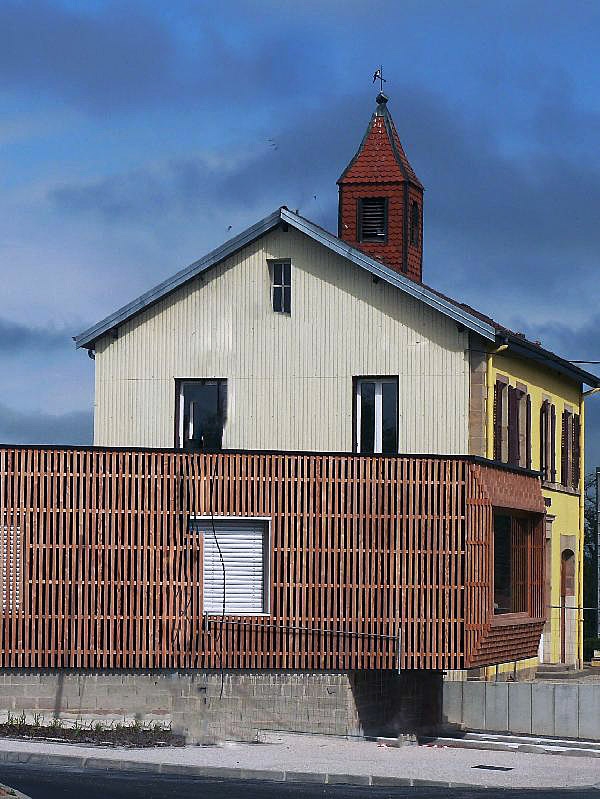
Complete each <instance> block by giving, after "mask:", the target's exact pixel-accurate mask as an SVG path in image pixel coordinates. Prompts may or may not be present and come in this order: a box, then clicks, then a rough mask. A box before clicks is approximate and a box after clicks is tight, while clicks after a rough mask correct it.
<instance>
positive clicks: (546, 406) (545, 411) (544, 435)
mask: <svg viewBox="0 0 600 799" xmlns="http://www.w3.org/2000/svg"><path fill="white" fill-rule="evenodd" d="M549 411H550V403H549V402H548V400H544V401H543V402H542V407H541V408H540V472H541V473H542V480H546V481H548V480H549V479H550V469H549V466H550V464H549V463H548V457H547V454H548V433H549V427H550V413H549Z"/></svg>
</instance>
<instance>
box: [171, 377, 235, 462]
mask: <svg viewBox="0 0 600 799" xmlns="http://www.w3.org/2000/svg"><path fill="white" fill-rule="evenodd" d="M226 411H227V381H226V380H181V381H179V383H178V446H179V447H180V448H181V449H185V450H188V451H191V452H194V451H198V450H209V451H210V450H219V449H221V446H222V443H223V427H224V425H225V418H226Z"/></svg>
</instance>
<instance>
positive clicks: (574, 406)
mask: <svg viewBox="0 0 600 799" xmlns="http://www.w3.org/2000/svg"><path fill="white" fill-rule="evenodd" d="M488 357H489V358H490V359H491V363H490V364H489V371H488V375H489V378H490V380H489V383H488V386H487V389H488V394H487V403H486V405H487V408H486V414H487V416H488V425H487V430H488V431H491V430H493V425H492V424H491V418H490V417H491V416H492V415H493V388H494V383H495V382H496V378H497V376H504V377H507V378H508V379H509V382H510V384H511V385H513V386H514V385H516V383H522V384H524V385H525V386H527V392H528V393H529V395H530V396H531V466H532V468H533V469H536V470H537V469H539V468H540V424H539V419H540V409H541V405H542V402H543V401H544V400H545V399H548V400H550V402H551V403H552V404H554V405H555V407H556V435H555V441H554V444H555V449H556V469H557V480H560V465H561V457H560V455H561V418H562V413H563V410H564V409H565V406H566V405H568V406H569V407H570V408H571V410H572V411H573V412H574V413H578V414H580V421H581V444H582V446H581V466H580V480H579V485H580V487H581V486H583V476H584V474H585V469H584V462H583V440H584V418H583V402H582V397H581V385H580V384H579V383H576V382H574V381H572V380H570V379H569V378H567V377H565V376H563V375H560V374H558V373H557V372H555V371H553V370H550V369H547V368H545V367H543V366H541V365H538V364H536V363H535V362H533V361H529V360H526V359H524V358H520V357H515V356H514V355H512V354H511V352H510V349H508V350H506V351H504V352H500V353H496V354H492V355H490V356H488ZM487 445H488V454H489V453H490V452H491V451H493V450H492V449H491V447H492V446H493V445H492V442H491V441H489V432H488V442H487ZM542 490H543V494H544V497H546V498H548V499H549V500H550V502H551V504H550V506H549V507H548V509H547V511H548V514H549V515H550V516H554V522H553V524H552V546H551V586H550V591H551V599H550V605H551V606H555V607H549V608H547V609H546V613H547V614H548V617H549V620H550V625H551V635H550V640H549V641H548V640H547V635H545V636H544V644H543V645H544V648H545V657H544V659H545V660H549V661H550V662H560V660H561V641H560V632H561V625H560V610H559V608H558V607H556V606H558V605H559V604H560V579H561V536H576V540H577V551H576V552H575V555H576V605H577V607H582V605H583V525H582V514H581V508H580V496H579V494H578V493H577V494H575V493H573V492H567V491H566V490H565V489H561V488H560V487H558V486H556V487H548V486H544V487H543V489H542ZM563 541H564V539H563ZM574 615H575V620H576V631H577V633H576V653H575V655H576V658H577V660H578V661H579V663H581V660H582V657H583V615H582V613H581V611H574ZM548 647H549V656H548ZM532 665H533V664H532V662H531V661H522V662H521V663H520V664H519V668H531V666H532ZM513 668H514V666H513V664H501V665H500V666H499V667H498V671H499V672H504V671H506V672H508V671H511V670H512V669H513ZM492 671H494V672H495V668H494V669H493V670H492Z"/></svg>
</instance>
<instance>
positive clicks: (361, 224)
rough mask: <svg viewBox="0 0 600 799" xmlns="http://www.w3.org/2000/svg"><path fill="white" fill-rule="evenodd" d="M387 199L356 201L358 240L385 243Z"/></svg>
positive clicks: (365, 198) (376, 198) (364, 198)
mask: <svg viewBox="0 0 600 799" xmlns="http://www.w3.org/2000/svg"><path fill="white" fill-rule="evenodd" d="M387 218H388V201H387V197H363V198H361V199H360V200H359V201H358V240H359V241H383V242H385V241H387Z"/></svg>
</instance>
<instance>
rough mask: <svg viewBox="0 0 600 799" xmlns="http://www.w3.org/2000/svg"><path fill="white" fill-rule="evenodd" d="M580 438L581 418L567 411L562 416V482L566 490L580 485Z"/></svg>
mask: <svg viewBox="0 0 600 799" xmlns="http://www.w3.org/2000/svg"><path fill="white" fill-rule="evenodd" d="M579 438H580V430H579V416H578V415H577V414H575V413H572V411H569V410H567V409H565V410H564V411H563V415H562V435H561V447H560V452H561V459H560V460H561V464H560V482H561V485H563V486H565V487H566V488H577V487H578V485H579V469H580V449H579V447H580V444H579Z"/></svg>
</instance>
